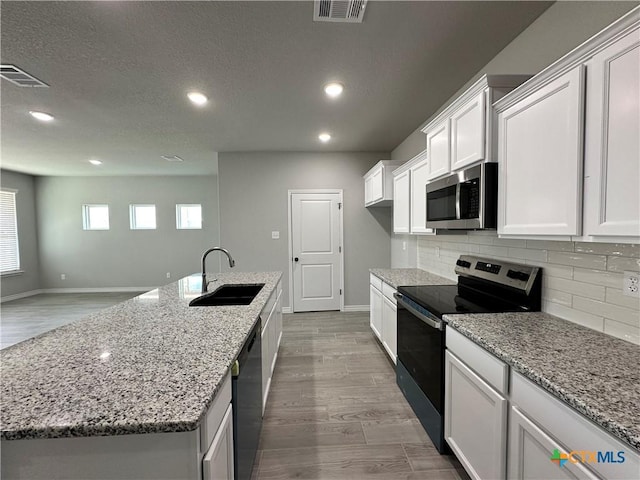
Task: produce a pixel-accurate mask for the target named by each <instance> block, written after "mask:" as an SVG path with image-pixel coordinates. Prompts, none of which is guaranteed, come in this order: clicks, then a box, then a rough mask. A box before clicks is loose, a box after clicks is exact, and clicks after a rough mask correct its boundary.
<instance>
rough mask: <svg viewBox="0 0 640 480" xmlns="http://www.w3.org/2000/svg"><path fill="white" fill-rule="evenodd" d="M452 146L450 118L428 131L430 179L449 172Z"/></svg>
mask: <svg viewBox="0 0 640 480" xmlns="http://www.w3.org/2000/svg"><path fill="white" fill-rule="evenodd" d="M450 156H451V148H450V145H449V120H448V119H447V120H445V121H444V122H442V123H440V124H438V125H436V126H434V127H433V129H432V130H429V131H428V132H427V158H428V159H429V180H431V179H434V178H437V177H440V176H442V175H445V174H447V173H449V170H450V167H451V165H450Z"/></svg>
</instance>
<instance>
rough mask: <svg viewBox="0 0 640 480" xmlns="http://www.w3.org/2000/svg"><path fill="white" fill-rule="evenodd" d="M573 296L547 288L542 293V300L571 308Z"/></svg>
mask: <svg viewBox="0 0 640 480" xmlns="http://www.w3.org/2000/svg"><path fill="white" fill-rule="evenodd" d="M572 299H573V296H572V295H571V294H570V293H566V292H561V291H560V290H554V289H552V288H545V290H544V292H542V300H543V301H546V302H553V303H559V304H560V305H565V306H567V307H570V306H571V302H572Z"/></svg>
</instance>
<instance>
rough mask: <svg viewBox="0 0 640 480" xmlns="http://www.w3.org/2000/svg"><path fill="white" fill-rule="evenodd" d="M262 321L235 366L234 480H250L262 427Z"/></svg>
mask: <svg viewBox="0 0 640 480" xmlns="http://www.w3.org/2000/svg"><path fill="white" fill-rule="evenodd" d="M261 325H262V321H261V320H260V319H258V321H257V322H256V326H255V327H254V328H253V330H252V331H251V333H250V334H249V338H248V340H247V341H246V342H245V344H244V346H243V347H242V350H241V351H240V354H239V355H238V360H237V361H236V363H235V365H234V368H233V377H232V383H231V386H232V397H231V401H232V405H233V467H234V478H235V480H249V479H250V478H251V472H252V471H253V463H254V461H255V457H256V452H257V451H258V441H259V440H260V430H261V429H262V340H261V338H262V337H261V335H260V331H261Z"/></svg>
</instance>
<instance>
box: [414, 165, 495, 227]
mask: <svg viewBox="0 0 640 480" xmlns="http://www.w3.org/2000/svg"><path fill="white" fill-rule="evenodd" d="M426 189H427V225H426V226H427V228H441V229H449V230H480V229H485V228H486V229H495V228H496V226H497V214H498V205H497V203H498V202H497V201H498V164H497V163H482V164H480V165H476V166H475V167H471V168H468V169H466V170H462V171H460V172H456V173H453V174H451V175H449V176H447V177H445V178H442V179H440V180H436V181H434V182H431V183H428V184H427V186H426Z"/></svg>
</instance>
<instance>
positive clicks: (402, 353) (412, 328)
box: [395, 293, 446, 452]
mask: <svg viewBox="0 0 640 480" xmlns="http://www.w3.org/2000/svg"><path fill="white" fill-rule="evenodd" d="M395 297H396V300H397V304H398V362H397V370H396V372H397V380H398V385H399V387H400V389H401V390H402V392H403V394H404V396H405V397H406V399H407V401H408V402H409V404H410V405H411V407H412V408H413V410H414V412H415V413H416V416H417V417H418V419H419V420H420V422H421V423H422V425H423V427H424V429H425V430H426V432H427V434H428V435H429V437H430V438H431V440H432V441H433V443H434V445H435V446H436V448H437V449H438V450H439V451H440V452H444V451H445V449H446V446H445V443H444V348H445V336H444V322H443V321H442V320H441V319H438V318H437V317H435V316H433V315H432V314H430V313H429V312H428V311H426V310H425V309H424V308H422V307H421V306H420V305H418V304H416V303H415V302H413V301H412V300H411V299H410V298H407V297H406V296H404V295H402V294H401V293H396V294H395Z"/></svg>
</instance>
